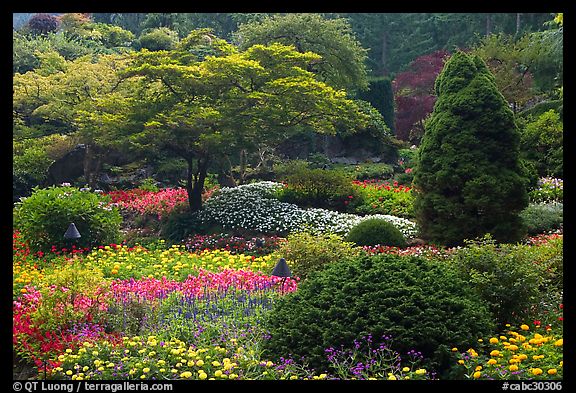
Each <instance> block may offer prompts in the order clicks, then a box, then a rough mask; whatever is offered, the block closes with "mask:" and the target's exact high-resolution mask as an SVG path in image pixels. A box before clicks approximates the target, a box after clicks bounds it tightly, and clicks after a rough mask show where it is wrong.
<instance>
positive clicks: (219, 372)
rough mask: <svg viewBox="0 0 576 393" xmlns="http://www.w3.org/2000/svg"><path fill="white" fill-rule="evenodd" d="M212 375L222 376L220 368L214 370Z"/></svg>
mask: <svg viewBox="0 0 576 393" xmlns="http://www.w3.org/2000/svg"><path fill="white" fill-rule="evenodd" d="M214 375H215V376H217V377H221V376H222V370H216V371H215V372H214Z"/></svg>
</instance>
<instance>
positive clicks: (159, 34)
mask: <svg viewBox="0 0 576 393" xmlns="http://www.w3.org/2000/svg"><path fill="white" fill-rule="evenodd" d="M177 43H178V34H177V33H176V32H175V31H173V30H170V29H169V28H167V27H158V28H156V29H152V30H150V31H147V32H143V33H142V34H141V35H140V38H138V44H139V45H140V47H141V48H144V49H148V50H150V51H159V50H171V49H173V48H174V47H175V45H176V44H177Z"/></svg>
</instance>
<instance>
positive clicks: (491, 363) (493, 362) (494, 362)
mask: <svg viewBox="0 0 576 393" xmlns="http://www.w3.org/2000/svg"><path fill="white" fill-rule="evenodd" d="M496 363H498V362H497V361H496V359H490V360H488V364H490V365H493V364H496Z"/></svg>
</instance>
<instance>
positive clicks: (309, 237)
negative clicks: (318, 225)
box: [275, 232, 361, 279]
mask: <svg viewBox="0 0 576 393" xmlns="http://www.w3.org/2000/svg"><path fill="white" fill-rule="evenodd" d="M360 252H361V250H360V248H358V247H354V244H353V243H350V242H344V241H343V239H342V237H340V236H338V235H335V234H321V235H313V234H311V233H308V232H300V233H293V234H290V235H288V237H287V238H286V242H284V243H283V244H282V245H281V246H280V249H279V250H278V251H277V252H276V253H275V255H276V256H277V257H278V258H285V259H286V262H287V263H288V265H289V267H290V270H291V271H292V274H293V275H295V276H297V277H300V278H301V279H304V278H306V277H308V275H309V274H310V273H312V272H314V271H317V270H320V269H322V268H323V266H324V265H326V264H329V263H336V262H339V261H341V260H343V259H347V258H352V257H356V256H358V255H359V254H360Z"/></svg>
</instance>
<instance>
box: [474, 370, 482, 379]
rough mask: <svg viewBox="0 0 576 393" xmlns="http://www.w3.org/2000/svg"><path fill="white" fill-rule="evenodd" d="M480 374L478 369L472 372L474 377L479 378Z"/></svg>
mask: <svg viewBox="0 0 576 393" xmlns="http://www.w3.org/2000/svg"><path fill="white" fill-rule="evenodd" d="M480 375H481V373H480V371H476V372H475V373H474V375H473V376H474V379H478V378H480Z"/></svg>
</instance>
